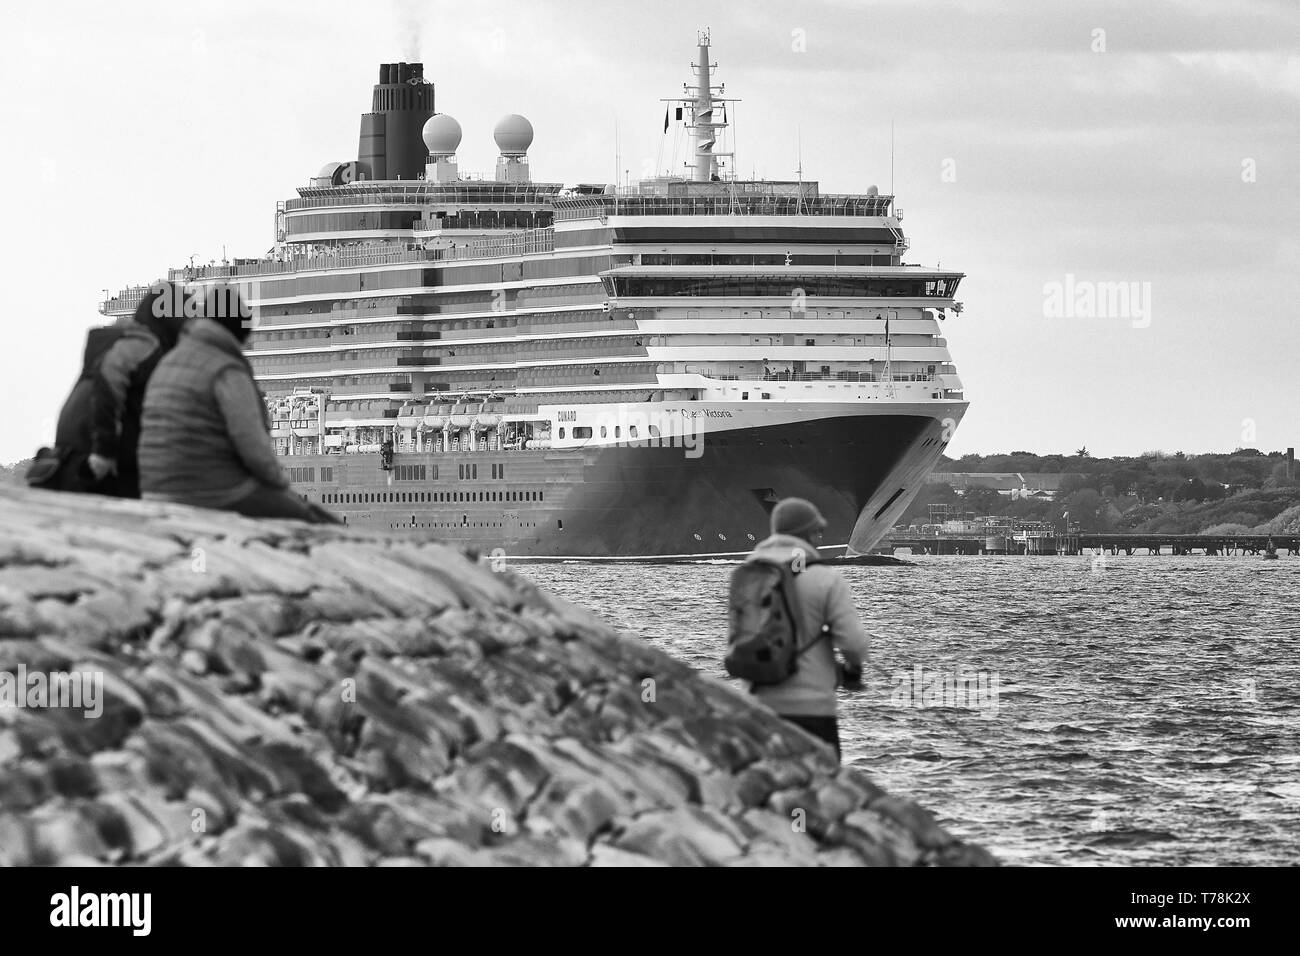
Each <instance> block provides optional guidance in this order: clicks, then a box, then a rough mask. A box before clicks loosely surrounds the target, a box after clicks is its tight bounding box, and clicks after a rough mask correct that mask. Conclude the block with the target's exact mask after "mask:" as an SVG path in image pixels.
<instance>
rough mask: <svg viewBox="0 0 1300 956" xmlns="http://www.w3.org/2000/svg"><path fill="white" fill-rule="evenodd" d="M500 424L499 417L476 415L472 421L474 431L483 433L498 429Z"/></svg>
mask: <svg viewBox="0 0 1300 956" xmlns="http://www.w3.org/2000/svg"><path fill="white" fill-rule="evenodd" d="M500 424H501V416H500V415H478V416H476V417H475V419H474V431H476V432H485V431H487V430H488V429H490V428H496V427H498V426H499V425H500Z"/></svg>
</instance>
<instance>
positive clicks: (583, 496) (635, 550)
mask: <svg viewBox="0 0 1300 956" xmlns="http://www.w3.org/2000/svg"><path fill="white" fill-rule="evenodd" d="M964 410H965V405H964V403H947V404H944V405H942V406H940V407H937V408H925V407H924V406H919V405H911V406H908V407H907V409H906V410H905V411H904V410H898V411H893V410H890V409H888V408H882V407H880V406H876V407H874V408H871V409H869V410H866V409H862V408H860V407H848V408H844V407H841V408H839V409H837V411H839V412H840V414H833V415H828V416H826V417H818V418H812V419H808V420H802V421H794V422H785V423H780V424H768V425H750V426H744V427H738V428H729V429H724V430H716V431H712V432H710V433H709V434H708V435H707V436H704V438H703V440H702V441H701V442H700V443H699V446H698V447H696V448H692V449H684V448H682V447H675V446H669V447H660V446H657V445H653V444H646V445H628V444H623V445H612V446H610V445H607V446H602V447H591V448H583V449H563V450H561V449H539V450H522V451H520V450H514V451H500V452H495V451H475V452H468V451H466V452H446V453H436V454H430V453H412V454H398V455H397V456H396V457H395V459H394V463H393V464H394V466H395V467H394V470H393V471H391V472H387V471H384V470H382V469H381V468H380V460H379V456H378V455H375V454H363V455H323V456H290V457H288V458H285V459H283V460H284V463H285V464H286V465H287V466H290V467H295V468H306V469H311V472H310V473H311V474H312V475H313V477H316V476H319V475H320V474H321V472H320V469H321V468H329V469H331V471H330V474H331V477H332V478H333V481H331V482H328V483H325V482H319V483H317V482H300V483H296V485H295V488H296V490H298V491H299V492H300V493H302V494H304V495H305V496H306V497H307V498H308V499H309V500H311V501H316V502H320V503H322V504H323V505H324V507H326V508H329V509H330V510H332V511H335V512H336V513H338V514H340V515H342V516H343V517H344V518H345V519H346V520H347V522H348V524H350V525H357V526H361V527H369V528H375V529H379V530H384V531H394V532H396V531H404V532H410V533H417V534H428V535H431V536H434V537H438V538H442V539H445V540H448V541H452V542H455V543H458V544H462V545H466V546H470V547H474V548H477V549H478V550H480V551H481V552H482V553H484V554H496V555H499V556H502V557H506V558H525V559H526V558H533V559H546V558H583V559H622V560H672V559H693V558H707V557H729V556H735V555H739V554H744V553H746V552H748V551H749V550H750V549H751V548H752V547H753V546H754V544H755V543H756V542H757V541H759V540H761V539H762V538H763V537H765V536H766V535H767V533H768V515H769V512H770V510H771V508H772V505H773V504H775V503H776V502H777V501H779V500H780V499H781V498H785V497H790V496H797V497H801V498H807V499H809V500H810V501H813V502H815V503H816V504H817V506H818V507H819V508H820V509H821V511H822V513H823V514H824V515H825V517H826V519H827V521H828V527H827V529H826V535H825V542H826V544H827V545H828V546H830V547H831V548H833V549H834V550H844V551H846V552H847V553H849V554H859V553H865V552H867V551H868V550H870V549H871V548H872V547H873V546H874V545H875V544H876V543H877V541H879V539H880V538H881V536H883V534H884V533H885V532H886V531H887V530H888V529H889V528H890V527H891V526H892V524H893V523H894V522H895V521H896V520H897V519H898V517H899V516H900V515H901V514H902V512H903V511H904V510H905V509H906V507H907V505H908V504H909V503H910V502H911V500H912V498H913V497H914V496H915V494H916V492H917V491H918V490H919V489H920V487H921V485H922V483H923V482H924V479H925V476H926V474H928V473H929V472H930V470H932V468H933V467H934V465H935V463H936V462H937V461H938V459H939V457H940V455H941V454H942V451H943V447H944V446H945V445H946V442H947V439H948V437H950V435H951V431H952V429H953V428H954V427H955V425H956V422H957V420H959V419H960V417H961V414H962V412H964ZM411 465H415V466H417V468H418V466H423V468H424V471H423V473H424V474H425V475H427V476H428V478H427V480H424V481H403V480H397V477H396V476H397V475H399V474H406V475H409V474H411V473H412V472H411V470H410V469H409V468H401V467H400V466H411ZM435 469H436V471H435ZM416 473H419V472H418V471H417V472H416ZM299 474H302V472H299ZM435 474H436V475H437V477H436V478H435V477H433V476H434V475H435ZM498 475H499V476H500V477H498Z"/></svg>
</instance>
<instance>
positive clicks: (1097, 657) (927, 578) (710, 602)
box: [522, 556, 1300, 866]
mask: <svg viewBox="0 0 1300 956" xmlns="http://www.w3.org/2000/svg"><path fill="white" fill-rule="evenodd" d="M914 560H916V562H917V564H916V566H914V567H849V568H844V569H842V572H841V573H843V574H844V575H845V577H846V578H847V579H848V580H849V581H850V583H851V584H852V586H853V590H854V594H855V596H856V598H857V603H858V608H859V610H860V611H861V613H862V616H863V620H864V621H865V622H866V624H867V627H868V629H869V630H870V631H871V632H872V633H873V634H875V635H877V640H876V641H875V644H874V648H873V660H872V665H871V668H870V669H869V674H868V679H867V681H866V687H865V689H864V690H863V691H862V692H859V693H856V694H844V695H842V697H841V701H840V716H841V735H842V737H843V742H844V759H845V761H846V762H848V763H852V764H854V765H855V766H859V767H862V768H863V769H865V770H867V771H868V772H869V773H870V774H872V776H874V777H875V778H876V779H877V780H878V781H879V782H880V784H881V785H882V786H884V787H886V788H887V789H889V790H892V791H895V792H897V793H900V794H905V795H907V796H909V797H913V798H915V799H917V800H918V801H920V802H921V803H923V804H924V805H926V806H927V807H929V808H930V809H932V810H933V811H934V812H935V813H936V814H938V815H939V816H940V817H941V818H942V822H943V823H944V825H946V826H948V827H949V828H950V829H951V830H953V831H954V832H955V833H959V834H960V835H962V836H963V837H967V838H969V839H972V840H975V841H977V842H979V843H982V844H984V845H986V846H988V847H989V848H991V849H993V850H994V851H995V852H997V853H998V854H999V856H1001V858H1002V859H1004V860H1006V861H1008V862H1017V863H1028V864H1048V865H1056V864H1086V865H1141V864H1146V865H1164V864H1170V865H1182V864H1199V865H1216V864H1217V865H1229V866H1230V865H1265V864H1272V865H1279V864H1294V863H1296V862H1297V857H1298V854H1297V852H1296V850H1295V835H1296V833H1298V832H1300V660H1298V657H1300V598H1298V597H1297V595H1300V560H1298V559H1296V558H1290V559H1286V558H1284V559H1283V560H1281V561H1270V562H1265V561H1262V560H1261V559H1259V558H1253V557H1199V556H1197V557H1183V558H1176V557H1171V556H1135V557H1123V556H1120V557H1111V556H1107V558H1106V559H1105V562H1104V565H1103V566H1102V567H1100V568H1096V567H1094V563H1093V561H1092V560H1091V559H1089V558H1029V557H1007V558H996V557H984V558H944V557H931V558H916V559H914ZM522 570H523V571H524V573H526V574H528V575H529V576H530V577H532V578H534V579H535V580H536V581H538V583H540V584H542V585H544V586H546V587H548V588H551V589H552V590H555V591H557V592H559V593H561V594H563V595H564V596H566V597H568V598H570V599H571V600H575V601H577V602H579V603H582V604H584V605H586V606H587V607H590V608H593V609H594V610H596V611H597V612H599V613H600V614H601V615H602V616H603V617H605V618H606V619H607V620H609V621H610V622H611V623H613V624H614V625H615V626H617V627H619V628H621V629H623V630H626V631H629V632H632V633H637V634H640V635H642V636H643V637H646V638H648V639H651V640H654V641H656V642H658V643H660V644H661V645H662V646H663V647H664V648H665V649H667V650H669V651H671V652H672V653H673V654H674V655H676V656H677V657H679V658H680V659H682V660H685V661H687V662H688V663H690V664H692V665H694V666H695V667H697V668H699V669H701V670H704V671H706V672H708V673H712V674H716V675H718V676H722V671H721V666H720V661H721V654H722V647H723V643H724V642H725V633H726V604H725V596H726V583H727V578H728V575H729V574H730V566H729V565H708V564H691V565H648V566H647V565H636V566H627V565H604V564H596V565H593V564H582V565H569V564H563V565H554V564H553V565H534V566H526V567H523V568H522ZM994 679H996V680H994ZM981 681H982V682H983V683H982V684H981V683H980V682H981ZM980 687H983V692H978V688H980ZM994 687H995V688H996V694H994V693H992V690H993V688H994Z"/></svg>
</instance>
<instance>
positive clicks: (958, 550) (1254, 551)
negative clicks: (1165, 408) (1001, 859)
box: [873, 532, 1300, 556]
mask: <svg viewBox="0 0 1300 956" xmlns="http://www.w3.org/2000/svg"><path fill="white" fill-rule="evenodd" d="M1270 540H1271V541H1272V543H1273V547H1274V548H1276V549H1277V551H1278V553H1279V554H1281V553H1286V554H1288V555H1297V556H1300V535H1295V534H1289V535H1288V534H1283V535H1278V534H1274V535H1267V534H1234V535H1218V534H1211V535H1207V534H1138V533H1132V532H1118V533H1113V534H1083V533H1080V532H1070V533H1068V534H1064V533H1063V534H1042V535H1029V536H1027V537H1024V538H1011V537H1002V536H994V537H989V536H982V535H915V534H912V535H907V534H895V535H888V536H886V537H885V539H884V540H883V541H881V543H880V545H879V546H878V547H877V548H875V549H874V550H873V553H878V554H892V553H893V552H894V551H896V550H898V549H901V548H910V549H911V551H912V553H913V554H962V555H982V554H993V555H1002V554H1026V555H1066V556H1071V555H1079V554H1083V553H1085V552H1102V553H1106V554H1120V553H1121V552H1122V553H1123V554H1125V555H1133V554H1137V553H1144V554H1172V555H1188V554H1205V555H1261V554H1264V553H1265V552H1266V551H1267V550H1268V546H1269V541H1270Z"/></svg>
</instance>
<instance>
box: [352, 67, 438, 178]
mask: <svg viewBox="0 0 1300 956" xmlns="http://www.w3.org/2000/svg"><path fill="white" fill-rule="evenodd" d="M370 110H371V111H370V112H369V113H364V114H362V116H361V137H360V141H359V143H358V145H357V165H358V170H359V172H360V173H361V175H362V176H363V177H364V178H366V179H419V178H420V176H421V175H423V173H424V162H425V157H426V155H427V152H426V150H425V146H424V138H423V135H422V134H423V132H424V124H425V123H426V122H428V120H429V117H431V116H432V115H433V84H432V83H430V82H429V81H428V80H426V79H425V78H424V64H423V63H385V64H383V65H382V66H380V67H379V82H378V83H376V84H375V90H374V94H373V96H372V99H371V107H370Z"/></svg>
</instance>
